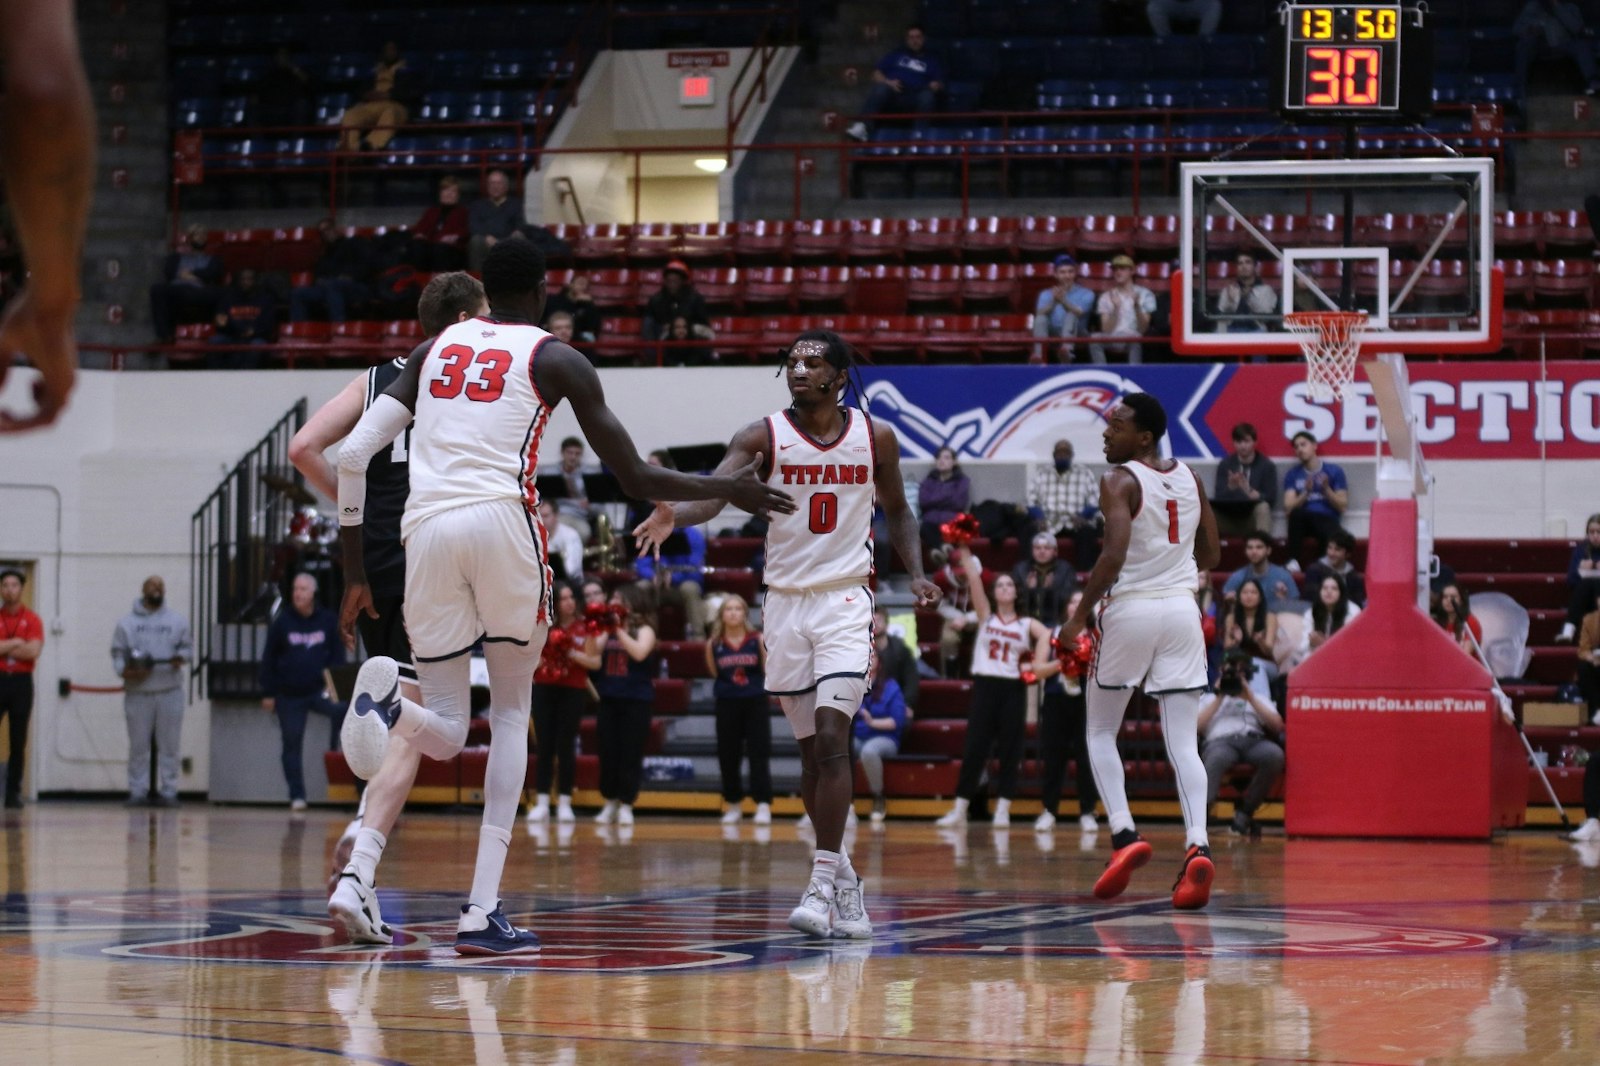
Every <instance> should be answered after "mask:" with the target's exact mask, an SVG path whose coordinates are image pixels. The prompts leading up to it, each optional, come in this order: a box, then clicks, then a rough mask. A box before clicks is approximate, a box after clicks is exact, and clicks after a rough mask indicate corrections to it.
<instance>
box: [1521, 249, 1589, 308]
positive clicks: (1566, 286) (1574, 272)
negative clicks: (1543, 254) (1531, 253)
mask: <svg viewBox="0 0 1600 1066" xmlns="http://www.w3.org/2000/svg"><path fill="white" fill-rule="evenodd" d="M1593 282H1594V263H1593V262H1591V261H1589V260H1587V259H1543V260H1540V261H1539V262H1537V263H1535V264H1534V265H1533V299H1534V302H1535V303H1537V304H1540V305H1541V306H1543V305H1549V304H1561V305H1570V304H1573V303H1583V304H1587V303H1589V290H1590V287H1591V285H1592V284H1593Z"/></svg>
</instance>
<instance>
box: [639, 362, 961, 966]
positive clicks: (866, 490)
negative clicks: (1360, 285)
mask: <svg viewBox="0 0 1600 1066" xmlns="http://www.w3.org/2000/svg"><path fill="white" fill-rule="evenodd" d="M852 364H853V355H852V352H851V349H850V346H849V345H848V344H846V343H845V342H844V340H843V339H841V338H840V337H839V336H838V334H836V333H833V332H831V331H829V330H810V331H807V332H805V333H802V334H800V336H799V338H797V339H796V340H795V342H794V344H793V346H791V347H790V348H789V350H788V351H787V352H785V353H784V364H783V370H784V377H785V378H786V379H787V381H788V385H789V396H790V400H791V403H790V406H789V407H788V409H787V410H784V411H780V412H778V413H777V414H775V415H771V416H769V417H767V418H764V419H762V420H760V421H759V422H753V423H751V424H750V425H748V426H746V427H745V428H744V429H741V430H740V431H739V432H738V433H737V434H735V435H734V438H733V443H732V444H730V445H729V446H728V452H727V455H726V456H724V457H723V460H722V466H721V468H720V469H722V470H731V469H737V468H739V467H740V466H743V465H745V464H747V463H749V462H751V461H752V460H755V461H758V462H761V463H762V476H763V477H765V478H766V479H767V481H768V483H769V484H772V485H775V486H780V487H782V488H783V489H784V490H785V491H786V492H792V493H793V494H794V496H795V502H796V505H797V506H796V508H795V511H794V513H793V514H787V515H776V516H774V517H773V520H772V523H771V525H770V526H769V527H768V530H767V569H766V575H765V576H766V581H767V596H766V599H765V600H764V601H763V605H762V628H763V629H764V630H765V631H766V634H767V691H768V692H771V693H772V694H774V695H776V696H777V697H778V699H779V702H781V703H782V705H783V713H784V716H785V717H786V718H788V720H789V725H790V727H791V728H793V730H794V735H795V738H796V739H797V740H799V742H800V759H801V774H800V795H801V798H802V799H803V800H804V801H805V807H806V813H807V814H808V815H810V817H811V822H812V825H813V826H815V828H816V833H817V853H816V857H815V860H814V861H813V863H812V870H811V879H810V881H809V883H808V884H807V886H806V890H805V893H804V895H803V896H802V897H801V899H800V905H799V906H798V907H796V908H795V909H794V912H793V913H792V914H790V916H789V924H790V925H791V926H793V927H794V928H796V929H798V930H800V931H801V932H804V933H809V934H810V935H812V936H820V937H826V936H836V937H868V936H871V935H872V923H871V922H870V921H869V920H868V918H867V911H866V905H865V902H864V895H863V892H862V886H861V880H860V878H859V877H857V876H856V872H855V869H854V868H853V867H852V866H851V865H850V859H849V856H847V855H846V854H845V853H844V850H843V840H844V824H845V817H846V815H847V814H848V812H849V809H850V796H851V791H852V787H853V779H852V772H851V768H850V729H851V723H852V722H853V721H854V719H855V714H856V711H857V710H858V709H859V708H860V707H861V701H862V697H864V696H865V695H866V692H867V688H868V686H869V684H870V678H871V677H872V655H873V647H872V589H871V587H870V584H869V582H870V580H871V577H872V507H873V499H874V497H875V496H876V498H877V500H878V502H880V503H881V504H882V505H883V511H884V514H885V516H886V517H887V519H888V523H889V532H890V537H891V539H892V540H893V542H894V547H895V551H896V552H898V553H899V555H900V559H901V561H902V562H904V563H905V566H906V569H907V570H908V571H909V572H910V574H911V590H912V592H913V593H914V594H915V595H916V597H917V601H918V603H919V604H920V605H924V606H931V605H933V604H936V603H938V601H939V596H940V593H939V588H938V586H937V585H935V584H934V583H933V582H931V581H929V580H928V579H927V578H926V577H924V576H923V573H922V549H921V543H920V541H919V540H918V537H917V521H916V519H915V517H913V516H912V514H911V509H910V508H909V507H908V506H906V499H905V488H904V485H903V483H902V482H901V480H900V444H899V441H898V440H897V439H896V438H895V435H894V431H893V430H892V429H890V428H889V427H887V426H881V425H877V424H875V423H874V422H873V421H872V420H871V419H870V418H868V417H867V415H866V413H865V412H864V411H861V410H857V409H854V408H849V407H842V406H840V400H841V399H843V393H844V391H845V389H846V388H847V387H848V386H849V385H850V367H851V366H852ZM716 513H717V508H716V507H715V506H707V505H705V504H690V505H687V506H683V505H680V506H678V507H676V508H668V507H657V508H656V510H655V512H654V513H653V514H651V516H650V517H649V518H648V519H646V520H645V521H644V522H643V523H641V524H640V525H639V527H638V528H637V529H635V530H634V534H635V535H636V536H637V537H639V539H640V543H641V551H646V550H650V548H651V547H652V546H659V545H660V544H661V542H662V541H664V540H665V539H666V538H667V536H668V534H670V533H671V532H672V529H673V527H674V525H699V524H700V523H702V522H706V521H709V520H710V519H711V518H713V517H714V516H715V515H716Z"/></svg>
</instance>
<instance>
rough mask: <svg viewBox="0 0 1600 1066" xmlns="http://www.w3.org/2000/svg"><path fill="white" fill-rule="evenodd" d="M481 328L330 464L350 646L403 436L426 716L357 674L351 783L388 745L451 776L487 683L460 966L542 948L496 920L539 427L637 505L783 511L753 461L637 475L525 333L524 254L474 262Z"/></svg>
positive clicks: (536, 530)
mask: <svg viewBox="0 0 1600 1066" xmlns="http://www.w3.org/2000/svg"><path fill="white" fill-rule="evenodd" d="M483 287H484V291H485V294H486V295H487V296H488V298H489V306H490V313H489V315H488V316H487V317H484V318H474V319H471V320H469V321H466V322H462V323H459V324H457V325H454V326H451V327H450V328H448V329H446V330H445V331H444V332H443V333H441V334H440V335H439V336H438V337H437V338H435V340H434V342H433V345H432V346H431V347H430V348H429V350H428V352H427V353H426V355H424V356H423V357H421V358H417V359H411V360H408V361H407V363H406V367H405V369H404V370H403V371H402V372H401V374H400V376H399V377H398V378H397V379H396V380H395V381H394V383H393V384H391V385H390V386H389V388H388V389H387V390H386V391H385V392H384V394H383V395H382V396H380V397H378V398H377V399H376V400H374V401H373V403H372V405H371V406H369V407H368V408H367V410H366V413H365V414H363V415H362V416H361V420H360V421H359V422H358V423H356V427H355V429H353V430H352V431H351V432H350V435H349V437H348V438H346V440H345V443H344V447H343V448H341V449H340V452H339V520H340V525H341V527H342V529H341V539H342V543H343V548H344V559H345V582H346V586H347V588H346V595H345V603H344V610H343V617H342V619H341V621H342V624H343V627H344V631H345V638H346V640H347V641H348V640H350V639H351V638H352V636H353V631H354V628H355V622H356V617H357V616H358V615H359V614H360V613H361V612H362V611H363V610H365V611H367V612H369V613H371V612H372V600H371V590H370V588H369V587H368V584H367V576H366V566H365V555H364V541H363V536H362V528H361V527H362V524H363V523H364V521H365V512H364V505H365V498H366V485H365V482H366V470H367V466H368V463H369V462H370V460H371V458H372V456H373V455H375V454H376V453H377V452H378V451H380V450H381V449H383V448H386V447H388V446H389V445H390V444H391V443H392V442H393V441H394V440H395V438H397V437H398V436H399V435H400V434H401V433H402V432H404V431H405V429H406V427H407V426H408V425H412V421H413V411H414V412H415V424H414V425H412V433H411V451H410V479H411V485H410V495H409V497H408V498H407V500H406V508H405V515H404V518H403V519H402V521H401V536H402V537H403V538H404V541H405V547H406V581H405V622H406V632H407V634H408V635H409V637H410V639H411V648H412V651H413V653H414V655H415V657H416V665H417V677H418V681H419V684H420V687H421V689H422V697H423V705H419V704H417V703H416V702H415V701H413V700H408V699H405V698H404V697H402V696H401V695H400V692H399V685H398V670H397V667H396V664H395V662H394V660H393V659H391V658H388V657H385V656H375V657H373V658H370V659H368V660H367V661H366V662H365V663H364V664H363V665H362V667H361V671H360V673H359V674H358V675H357V677H356V685H355V692H354V698H353V699H352V701H351V710H350V713H349V714H348V715H346V724H345V728H344V730H343V732H342V736H341V739H342V740H343V742H344V747H345V756H346V759H347V761H348V762H349V764H350V767H351V769H352V770H354V771H355V772H356V773H358V774H360V775H361V776H370V775H372V774H374V773H376V772H378V770H379V769H380V768H381V767H382V764H383V760H384V755H385V754H386V748H387V746H388V739H389V730H391V729H393V730H394V731H396V732H397V733H398V734H399V735H400V736H402V737H404V738H405V739H406V740H407V742H408V743H409V744H410V745H411V746H412V747H414V748H416V749H418V750H419V751H421V753H422V754H424V755H426V756H428V757H430V758H434V759H449V758H454V757H455V756H456V755H457V754H458V753H459V752H460V751H461V748H462V746H463V745H464V744H465V743H466V737H467V724H468V721H469V719H470V717H471V706H470V687H469V677H468V665H469V664H468V653H469V652H470V651H471V650H472V648H473V646H474V645H475V644H477V643H479V642H480V641H481V642H482V643H483V646H484V658H485V659H486V660H487V664H488V668H489V708H490V709H489V720H490V726H491V733H490V743H489V762H488V767H487V770H486V772H485V779H484V809H483V826H482V828H481V830H480V831H479V838H478V858H477V865H476V868H475V870H474V873H473V879H472V888H471V892H470V894H469V896H468V898H467V903H466V905H464V906H463V907H462V908H461V919H460V922H459V923H458V924H457V930H456V944H455V947H456V951H457V952H458V953H459V954H463V955H484V954H490V955H501V954H520V953H527V952H533V951H537V950H538V949H539V938H538V937H537V936H535V935H534V934H533V933H531V932H529V931H527V930H524V929H518V928H516V927H515V926H513V925H512V924H511V923H510V922H509V921H507V920H506V917H505V915H504V913H503V912H502V911H501V908H500V900H499V891H500V878H501V874H502V872H503V871H504V868H505V860H506V852H507V849H508V848H509V846H510V842H511V829H512V826H513V825H514V823H515V820H516V812H517V802H518V800H519V798H520V797H521V794H522V784H523V780H524V778H525V777H526V775H527V769H528V756H527V733H528V717H529V710H530V703H531V697H532V693H533V672H534V668H535V666H536V665H537V664H538V661H539V652H540V649H541V648H542V646H543V644H544V638H545V634H546V632H547V631H548V629H549V626H550V618H551V582H552V576H551V573H550V569H549V566H548V553H549V547H548V544H547V543H546V537H545V530H544V529H543V527H542V526H541V525H540V524H539V522H538V517H537V511H536V507H537V504H538V499H537V493H536V492H535V490H534V485H533V479H534V470H535V468H536V467H537V465H538V461H539V444H540V438H541V436H542V434H543V432H544V428H545V426H546V424H547V423H548V422H549V419H550V414H551V411H552V409H553V408H554V407H555V406H556V405H557V404H559V403H560V402H561V401H562V400H563V399H566V400H569V401H570V402H571V403H572V407H573V413H574V414H575V415H577V418H578V422H579V424H580V425H581V426H582V427H583V429H584V432H585V434H586V435H587V437H588V439H589V442H590V444H591V445H593V447H594V450H595V452H596V453H597V454H598V455H599V456H600V457H601V458H602V459H603V460H605V462H606V463H607V464H609V465H610V467H611V469H612V470H613V471H614V472H615V474H616V476H617V479H618V481H620V482H621V484H622V486H623V488H624V489H625V490H626V491H627V492H628V493H629V494H630V495H632V496H634V497H636V498H640V499H701V498H707V497H715V498H718V499H725V500H730V501H731V502H734V503H736V504H738V505H739V506H741V507H744V508H745V509H747V510H753V511H756V512H764V511H767V510H772V511H774V512H782V511H786V510H790V509H792V508H793V506H794V505H793V502H792V501H791V500H790V499H789V497H788V496H786V495H784V494H783V493H782V492H779V491H778V490H776V489H774V488H769V487H768V486H766V485H765V484H763V483H762V482H761V481H760V480H759V479H758V478H757V476H756V470H757V468H758V467H759V466H760V462H759V457H757V459H754V460H752V461H751V462H749V463H747V464H745V466H744V467H743V468H742V469H739V470H737V471H735V472H734V473H733V474H732V475H728V476H721V477H709V478H700V477H691V476H689V475H685V474H680V473H678V472H676V471H673V470H667V469H664V468H662V467H655V466H649V465H647V464H646V463H645V462H644V461H643V460H641V459H640V458H639V455H638V451H637V449H635V447H634V445H633V440H632V438H631V437H630V436H629V435H628V432H627V430H626V429H624V428H623V427H622V424H621V423H620V422H618V421H617V418H616V415H614V414H613V413H612V412H611V410H610V408H608V407H607V406H606V403H605V397H604V395H603V392H602V390H601V387H600V379H599V376H598V375H597V374H596V373H595V370H594V367H593V366H591V365H590V363H589V361H588V359H586V358H585V357H584V356H583V355H581V354H580V353H578V352H577V351H575V350H574V349H572V348H570V347H568V346H567V345H565V344H562V343H561V342H559V341H555V340H553V339H552V338H551V336H550V334H548V333H546V332H545V331H544V330H542V329H540V328H539V327H538V326H536V325H534V323H536V322H538V321H539V318H540V314H541V312H542V311H543V310H544V301H545V270H544V256H543V254H542V253H540V251H539V250H538V248H536V247H535V246H534V245H533V244H531V243H530V242H528V241H502V242H501V243H499V244H497V245H495V247H494V248H493V249H491V250H490V252H489V255H488V257H487V258H486V259H485V261H484V267H483Z"/></svg>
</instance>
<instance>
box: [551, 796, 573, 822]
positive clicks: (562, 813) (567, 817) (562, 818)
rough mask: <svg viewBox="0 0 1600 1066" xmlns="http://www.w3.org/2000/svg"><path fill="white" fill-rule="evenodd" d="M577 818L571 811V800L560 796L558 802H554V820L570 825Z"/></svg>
mask: <svg viewBox="0 0 1600 1066" xmlns="http://www.w3.org/2000/svg"><path fill="white" fill-rule="evenodd" d="M577 820H578V816H577V815H576V814H573V813H572V800H570V799H568V798H567V797H566V796H562V797H561V800H560V802H558V803H557V804H556V821H558V822H565V823H567V824H569V825H570V824H571V823H573V822H576V821H577Z"/></svg>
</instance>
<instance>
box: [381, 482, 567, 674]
mask: <svg viewBox="0 0 1600 1066" xmlns="http://www.w3.org/2000/svg"><path fill="white" fill-rule="evenodd" d="M549 596H550V588H549V585H548V584H547V582H546V568H545V551H544V548H543V546H542V545H541V544H540V542H539V535H538V531H537V529H536V527H535V526H534V523H533V520H532V518H531V517H530V516H529V514H528V512H527V511H526V510H525V509H524V508H523V506H522V503H521V502H520V501H518V500H512V499H505V500H487V501H484V502H481V503H471V504H466V505H464V506H461V507H452V508H451V509H450V510H448V511H440V512H438V513H436V514H432V515H429V516H428V517H427V518H424V519H423V520H422V521H421V522H420V523H419V524H418V525H417V527H416V529H414V530H412V531H411V535H410V536H409V537H407V538H406V604H405V612H406V633H407V634H408V635H409V636H410V637H411V650H412V652H413V653H414V654H415V657H416V661H417V662H419V663H424V662H438V661H440V660H442V659H451V658H454V657H455V656H457V655H464V654H465V653H467V652H468V651H470V650H471V649H472V646H473V645H474V644H476V643H477V642H478V640H479V639H480V638H482V639H484V640H490V641H497V640H504V641H511V642H513V643H517V644H524V645H528V644H531V645H533V646H534V647H535V648H541V647H543V646H544V637H545V633H546V632H547V631H548V630H549V617H550V610H549Z"/></svg>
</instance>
